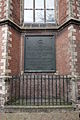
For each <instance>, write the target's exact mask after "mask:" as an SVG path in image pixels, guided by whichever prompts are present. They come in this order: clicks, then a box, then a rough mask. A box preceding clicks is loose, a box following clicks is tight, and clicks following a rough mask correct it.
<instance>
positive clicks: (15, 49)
mask: <svg viewBox="0 0 80 120" xmlns="http://www.w3.org/2000/svg"><path fill="white" fill-rule="evenodd" d="M9 31H10V33H11V34H10V39H11V41H10V44H11V46H10V47H9V49H8V50H9V56H10V57H11V59H10V60H9V61H8V62H9V66H8V67H9V69H10V70H11V75H17V74H19V73H20V55H21V51H20V48H21V35H20V32H18V31H16V30H15V29H13V28H12V27H9Z"/></svg>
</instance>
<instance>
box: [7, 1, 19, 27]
mask: <svg viewBox="0 0 80 120" xmlns="http://www.w3.org/2000/svg"><path fill="white" fill-rule="evenodd" d="M9 4H10V8H9V9H10V13H9V18H10V19H11V20H12V21H13V22H15V23H16V24H18V25H20V12H21V11H20V0H10V3H9Z"/></svg>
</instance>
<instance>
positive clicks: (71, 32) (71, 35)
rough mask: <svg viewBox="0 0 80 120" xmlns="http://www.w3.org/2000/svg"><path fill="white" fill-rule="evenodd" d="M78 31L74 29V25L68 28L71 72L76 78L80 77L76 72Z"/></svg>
mask: <svg viewBox="0 0 80 120" xmlns="http://www.w3.org/2000/svg"><path fill="white" fill-rule="evenodd" d="M74 33H76V29H75V28H74V25H70V26H69V27H68V39H69V50H68V52H69V55H70V60H69V61H70V72H71V75H72V76H73V77H76V76H77V75H78V73H77V71H76V62H77V51H76V47H77V46H76V43H75V41H76V36H75V34H74Z"/></svg>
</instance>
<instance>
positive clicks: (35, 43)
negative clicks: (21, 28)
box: [24, 36, 55, 71]
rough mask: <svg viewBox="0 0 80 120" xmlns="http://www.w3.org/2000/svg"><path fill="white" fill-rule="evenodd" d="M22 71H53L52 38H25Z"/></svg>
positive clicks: (53, 53)
mask: <svg viewBox="0 0 80 120" xmlns="http://www.w3.org/2000/svg"><path fill="white" fill-rule="evenodd" d="M24 50H25V51H24V52H25V54H24V69H25V71H26V70H27V71H28V70H55V49H54V36H51V37H49V36H36V37H34V36H33V37H25V49H24Z"/></svg>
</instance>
